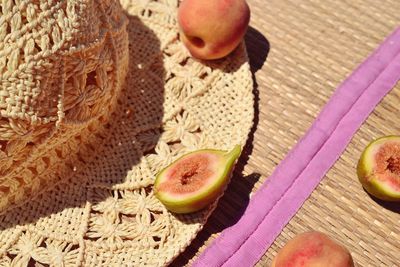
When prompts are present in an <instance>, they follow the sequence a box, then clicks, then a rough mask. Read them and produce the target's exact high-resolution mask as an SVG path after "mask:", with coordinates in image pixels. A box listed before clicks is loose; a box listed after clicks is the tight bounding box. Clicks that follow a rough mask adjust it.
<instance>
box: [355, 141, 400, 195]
mask: <svg viewBox="0 0 400 267" xmlns="http://www.w3.org/2000/svg"><path fill="white" fill-rule="evenodd" d="M357 175H358V178H359V180H360V182H361V184H362V185H363V187H364V188H365V190H366V191H367V192H368V193H370V194H371V195H373V196H375V197H377V198H379V199H381V200H386V201H400V136H395V135H391V136H384V137H381V138H378V139H376V140H374V141H373V142H371V143H370V144H369V145H368V146H367V147H366V148H365V150H364V151H363V153H362V154H361V157H360V160H359V162H358V166H357Z"/></svg>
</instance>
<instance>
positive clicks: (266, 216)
mask: <svg viewBox="0 0 400 267" xmlns="http://www.w3.org/2000/svg"><path fill="white" fill-rule="evenodd" d="M399 79H400V27H399V28H398V29H397V30H395V31H394V32H393V33H392V34H391V35H390V36H389V37H388V38H386V40H385V41H384V42H383V43H382V44H381V45H380V47H379V48H378V49H377V50H376V51H375V52H374V53H373V54H372V55H371V56H370V57H369V58H368V59H366V60H365V61H364V62H363V63H362V64H361V65H360V66H359V67H358V68H357V69H356V70H355V71H354V72H353V74H352V75H351V76H350V77H348V78H347V79H346V80H345V81H344V82H343V83H342V84H341V85H340V86H339V87H338V88H337V89H336V91H335V93H334V94H333V96H332V97H331V99H330V100H329V102H328V103H327V104H326V105H325V107H324V108H323V110H322V111H321V113H320V114H319V116H318V117H317V118H316V120H315V121H314V123H313V125H312V126H311V128H310V129H309V130H308V132H307V133H306V134H305V136H304V137H303V138H302V139H301V140H300V141H299V142H298V144H297V145H296V146H295V147H294V148H293V149H292V150H291V151H290V152H289V154H288V155H287V156H286V158H285V159H284V160H283V161H282V162H281V163H280V164H279V165H278V166H277V167H276V169H275V171H274V172H273V174H272V175H271V176H270V177H269V178H268V179H267V181H266V182H265V183H264V184H263V185H262V186H261V188H260V189H259V190H258V191H257V192H256V194H255V195H254V196H253V197H252V198H251V200H250V203H249V205H248V207H247V209H246V211H245V213H244V214H243V216H242V217H241V219H240V220H239V221H238V222H237V223H236V224H235V225H233V226H231V227H230V228H227V229H225V230H224V231H223V232H222V233H221V235H220V236H219V237H218V238H216V239H215V240H214V242H213V243H212V244H211V245H210V246H209V247H208V248H207V249H206V250H205V251H204V252H203V253H202V254H201V255H200V256H199V258H198V259H197V260H196V261H195V263H194V264H193V266H196V267H214V266H241V267H245V266H253V265H254V264H255V263H256V262H257V261H258V260H259V259H260V258H261V257H262V255H263V254H264V253H265V251H266V249H268V247H269V246H270V245H271V244H272V243H273V241H274V240H275V238H276V237H277V236H278V235H279V234H280V232H281V231H282V229H283V228H284V226H285V225H286V224H287V223H288V222H289V221H290V219H291V218H292V217H293V216H294V215H295V214H296V212H297V211H298V210H299V209H300V207H301V206H302V204H303V203H304V201H305V200H306V199H307V198H308V197H309V196H310V195H311V193H312V191H313V190H314V189H315V187H316V186H317V185H318V184H319V182H320V181H321V180H322V178H323V177H324V175H325V174H326V172H327V171H328V170H329V169H330V168H331V167H332V165H333V164H334V163H335V162H336V160H337V159H338V158H339V157H340V155H341V154H342V153H343V151H344V149H345V148H346V146H347V145H348V143H349V142H350V140H351V138H352V137H353V135H354V134H355V132H356V131H357V130H358V129H359V127H360V126H361V124H362V123H363V122H364V121H365V120H366V119H367V117H368V116H369V114H370V113H371V112H372V111H373V110H374V108H375V107H376V105H377V104H378V103H379V102H380V101H381V100H382V98H383V97H384V96H385V95H386V94H387V93H388V92H389V91H390V90H391V89H392V88H393V87H394V86H395V85H396V83H397V82H398V80H399ZM360 190H361V189H360Z"/></svg>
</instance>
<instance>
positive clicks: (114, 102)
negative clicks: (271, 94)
mask: <svg viewBox="0 0 400 267" xmlns="http://www.w3.org/2000/svg"><path fill="white" fill-rule="evenodd" d="M177 7H178V1H177V0H161V1H160V0H159V1H151V0H139V1H129V0H122V1H121V3H118V2H115V1H107V0H103V1H34V0H31V1H16V0H15V1H11V0H9V1H8V0H5V1H3V2H2V4H1V9H0V12H1V15H0V29H1V30H0V35H1V37H2V38H4V41H3V42H1V43H0V55H1V57H0V61H1V62H0V70H1V71H0V75H1V90H0V112H1V119H0V123H1V124H0V144H1V150H0V153H1V154H0V157H1V161H0V162H1V163H0V164H1V165H0V166H1V167H0V170H1V171H0V172H1V176H0V177H1V178H0V194H1V198H0V203H1V205H0V207H1V208H0V213H1V215H0V266H143V265H148V266H164V265H167V264H168V263H170V262H171V261H172V260H173V259H174V258H175V257H176V256H177V255H178V254H180V253H181V252H182V251H183V250H184V249H185V247H187V246H188V245H189V244H190V242H191V241H192V240H193V239H194V238H195V236H196V235H197V233H198V231H199V230H200V229H202V227H203V225H204V224H205V222H206V220H207V218H208V216H209V215H210V213H211V212H212V211H213V210H214V208H215V206H216V203H213V204H212V205H211V206H210V207H208V208H207V209H205V210H203V211H200V212H197V213H193V214H187V215H174V214H172V213H170V212H168V211H167V210H166V209H165V207H164V206H163V205H162V204H161V203H160V202H159V201H158V200H157V199H156V198H155V197H154V195H153V191H152V185H153V182H154V178H155V176H156V174H157V173H158V171H159V170H161V169H162V168H164V167H165V166H167V165H168V164H169V163H171V162H172V161H173V160H175V159H176V158H178V157H180V156H181V155H183V154H185V153H187V152H190V151H194V150H197V149H201V148H215V149H224V150H228V149H231V148H232V147H233V146H234V145H235V144H241V145H244V143H245V142H246V139H247V135H248V133H249V131H250V128H251V126H252V123H253V93H252V90H253V82H252V77H251V72H250V68H249V64H248V62H247V55H246V52H245V48H244V45H243V44H241V45H240V47H238V48H237V49H236V50H235V51H234V53H232V54H231V55H230V56H229V57H227V58H224V59H222V60H216V61H212V62H200V61H197V60H194V59H193V58H191V57H190V55H189V54H188V52H187V51H186V49H185V48H184V47H183V45H182V44H181V42H180V41H179V33H178V27H177V22H176V11H177ZM0 40H1V38H0ZM4 58H5V60H4ZM128 61H129V67H128ZM125 76H126V79H124V77H125ZM123 81H125V82H123ZM232 179H235V177H233V178H232Z"/></svg>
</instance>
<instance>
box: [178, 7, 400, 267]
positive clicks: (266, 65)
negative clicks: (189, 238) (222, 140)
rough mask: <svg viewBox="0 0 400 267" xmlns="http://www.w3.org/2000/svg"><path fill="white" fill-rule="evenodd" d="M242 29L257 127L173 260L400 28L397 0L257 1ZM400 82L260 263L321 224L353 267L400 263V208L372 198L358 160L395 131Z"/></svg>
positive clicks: (229, 220) (261, 176) (265, 172)
mask: <svg viewBox="0 0 400 267" xmlns="http://www.w3.org/2000/svg"><path fill="white" fill-rule="evenodd" d="M248 2H249V5H250V8H251V10H252V20H251V23H250V25H251V28H250V29H249V31H248V33H247V36H246V45H247V50H248V54H249V57H250V64H251V68H252V71H253V73H254V76H255V80H256V86H255V89H254V93H255V95H256V96H257V99H258V101H256V111H257V112H256V117H255V126H254V128H253V132H252V134H251V136H250V140H249V142H248V144H247V147H246V150H245V151H244V155H243V157H242V158H241V161H240V164H239V166H238V168H237V170H236V172H235V176H234V177H236V178H239V177H242V176H244V178H245V182H243V180H241V179H233V180H232V183H231V185H230V186H229V188H228V191H227V192H226V193H225V195H224V197H223V198H222V199H221V200H220V202H219V205H218V207H217V209H216V210H215V212H214V213H213V215H212V216H211V217H210V218H209V220H208V223H207V224H206V226H205V227H204V229H203V230H202V231H201V232H200V233H199V235H198V238H197V239H195V240H194V241H193V243H192V245H191V246H189V247H188V249H186V251H185V252H184V253H182V254H181V255H180V257H178V258H177V259H176V260H175V262H173V264H172V266H182V265H190V263H191V262H192V261H193V260H194V259H196V258H197V256H198V255H199V253H201V252H202V251H204V248H205V247H206V246H207V245H208V244H210V243H211V241H212V240H213V239H214V238H215V237H216V236H218V235H219V233H220V232H221V231H222V230H223V229H225V228H227V227H229V226H230V225H233V224H234V223H235V222H236V221H237V220H238V218H239V217H240V216H241V214H242V213H243V210H244V209H245V207H246V205H247V202H248V199H249V197H250V196H251V192H254V191H255V190H256V189H257V188H258V187H259V186H260V185H261V183H262V182H263V181H265V180H266V179H267V178H268V176H269V175H270V174H271V173H272V171H273V170H274V168H275V167H276V165H277V164H278V163H279V162H280V161H281V160H282V159H283V158H284V156H285V155H286V154H287V152H288V151H289V150H290V149H291V148H292V147H293V146H294V144H295V143H296V142H297V140H298V139H299V138H300V137H301V136H302V135H303V134H304V133H305V132H306V130H307V129H308V128H309V127H310V126H311V123H312V122H313V120H314V118H315V117H316V116H317V115H318V112H319V111H320V109H321V108H322V107H323V105H324V104H325V103H326V102H327V101H328V99H329V97H330V96H331V95H332V93H333V91H334V90H335V88H336V87H337V86H338V85H339V84H340V83H341V82H342V81H343V80H344V79H345V78H346V77H347V76H348V75H350V74H351V72H352V71H353V70H354V69H355V68H356V67H357V65H358V64H360V63H361V62H362V61H363V60H364V59H365V58H366V57H367V56H368V55H369V54H370V53H371V52H372V51H373V50H374V49H375V48H376V47H377V46H378V45H379V44H380V43H381V42H382V41H383V40H384V38H385V37H386V36H387V35H389V34H390V33H391V32H392V31H393V30H394V29H395V28H396V27H397V26H398V25H400V17H399V15H398V12H397V10H400V2H398V1H393V0H392V1H379V2H377V1H372V0H369V1H315V0H314V1H313V0H311V1H310V0H306V1H301V3H299V2H298V1H294V0H293V1H287V0H285V1H278V0H272V1H268V2H265V1H260V0H258V1H254V0H249V1H248ZM399 89H400V85H397V87H395V88H394V89H393V90H392V91H391V93H390V94H389V95H387V96H386V97H385V98H384V100H383V101H382V102H381V103H380V105H379V106H378V107H377V108H376V109H375V111H374V112H373V113H372V114H371V116H370V117H369V118H368V120H367V121H366V122H365V123H364V124H363V126H362V127H361V128H360V130H359V131H358V132H357V134H356V135H355V136H354V137H353V139H352V142H351V143H350V145H349V146H348V147H347V149H346V151H345V152H344V153H343V155H342V156H341V157H340V159H339V160H338V161H337V162H336V164H335V165H334V166H333V168H332V169H331V170H330V171H329V172H328V173H327V175H326V176H325V178H324V179H323V180H322V182H321V184H320V185H319V186H318V187H317V189H316V190H315V191H314V192H313V194H312V195H311V197H310V198H309V199H308V200H307V201H306V202H305V204H304V205H303V207H302V208H301V209H300V210H299V212H298V213H297V215H296V216H295V217H294V218H293V219H292V220H291V221H290V223H289V224H288V225H287V226H286V227H285V229H284V230H283V231H282V233H281V234H280V235H279V237H278V238H277V239H276V241H275V243H274V244H273V245H272V246H271V247H270V248H269V249H268V250H267V251H266V253H265V255H264V256H263V257H262V259H261V260H260V261H259V263H258V264H257V266H269V265H270V264H271V262H272V259H273V257H274V256H275V255H276V253H277V251H278V250H279V249H280V248H281V247H282V246H283V245H284V244H285V243H286V242H287V241H288V240H289V239H291V238H292V237H294V236H295V235H296V234H298V233H301V232H304V231H307V230H311V229H314V230H319V231H323V232H325V233H327V234H329V235H331V236H332V237H333V238H335V239H336V240H337V241H339V242H341V243H342V244H343V245H345V246H346V247H348V248H349V250H350V251H351V252H352V255H353V257H354V259H355V261H356V264H357V266H393V267H395V266H396V267H397V266H399V265H400V256H399V254H398V251H399V247H400V241H399V240H400V235H399V231H398V226H399V224H400V214H399V212H400V207H399V206H398V205H397V206H396V205H394V204H393V205H386V204H384V203H381V202H379V201H375V200H374V199H372V198H371V197H370V196H369V195H368V194H367V193H366V192H365V191H364V190H363V189H362V187H361V185H360V183H359V182H358V179H357V176H356V170H355V168H356V165H357V161H358V158H359V156H360V154H361V151H362V150H363V148H364V147H365V146H366V145H367V144H368V142H370V141H371V140H372V139H374V138H376V137H379V136H382V135H388V134H398V133H399V129H400V128H399V125H400V118H399V116H397V114H398V103H399V100H400V91H399Z"/></svg>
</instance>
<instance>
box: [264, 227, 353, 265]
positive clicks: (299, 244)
mask: <svg viewBox="0 0 400 267" xmlns="http://www.w3.org/2000/svg"><path fill="white" fill-rule="evenodd" d="M289 266H290V267H305V266H307V267H353V266H354V263H353V259H352V257H351V254H350V252H349V251H348V250H347V249H346V248H345V247H343V246H342V245H340V244H338V243H336V242H335V241H333V240H332V239H331V238H330V237H329V236H327V235H325V234H323V233H320V232H316V231H311V232H306V233H302V234H299V235H297V236H296V237H294V238H293V239H292V240H290V241H289V242H287V244H286V245H285V246H284V247H283V248H282V249H281V250H280V251H279V252H278V254H277V255H276V257H275V259H274V261H273V262H272V266H271V267H289Z"/></svg>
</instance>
